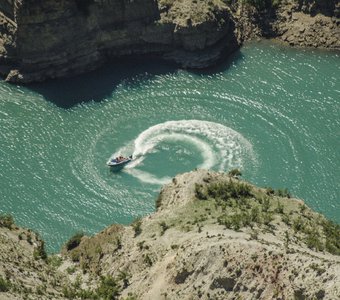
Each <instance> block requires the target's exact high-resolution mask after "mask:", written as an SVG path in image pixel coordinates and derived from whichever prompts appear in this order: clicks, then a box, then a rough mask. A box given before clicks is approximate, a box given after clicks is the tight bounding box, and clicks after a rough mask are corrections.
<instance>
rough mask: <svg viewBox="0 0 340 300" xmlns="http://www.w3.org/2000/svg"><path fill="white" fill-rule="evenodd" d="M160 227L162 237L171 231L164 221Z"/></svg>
mask: <svg viewBox="0 0 340 300" xmlns="http://www.w3.org/2000/svg"><path fill="white" fill-rule="evenodd" d="M159 226H160V227H161V235H163V234H164V233H165V231H167V230H168V229H169V225H167V224H166V223H165V222H164V221H162V222H160V223H159Z"/></svg>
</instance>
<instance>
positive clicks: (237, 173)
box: [228, 169, 242, 178]
mask: <svg viewBox="0 0 340 300" xmlns="http://www.w3.org/2000/svg"><path fill="white" fill-rule="evenodd" d="M228 175H229V176H231V177H235V178H238V177H240V176H242V173H241V171H240V170H239V169H232V170H231V171H229V172H228Z"/></svg>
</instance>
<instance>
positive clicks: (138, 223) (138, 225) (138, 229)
mask: <svg viewBox="0 0 340 300" xmlns="http://www.w3.org/2000/svg"><path fill="white" fill-rule="evenodd" d="M131 226H132V228H133V230H134V232H135V237H136V236H138V235H140V234H141V233H142V219H141V218H140V217H139V218H137V219H135V220H134V221H133V222H132V224H131Z"/></svg>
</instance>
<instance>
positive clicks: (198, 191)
mask: <svg viewBox="0 0 340 300" xmlns="http://www.w3.org/2000/svg"><path fill="white" fill-rule="evenodd" d="M195 196H196V198H197V199H199V200H207V194H206V192H205V190H204V188H203V185H202V184H198V183H195Z"/></svg>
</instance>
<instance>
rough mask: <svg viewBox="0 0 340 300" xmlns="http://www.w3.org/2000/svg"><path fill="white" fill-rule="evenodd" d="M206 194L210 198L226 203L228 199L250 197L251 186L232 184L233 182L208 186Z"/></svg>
mask: <svg viewBox="0 0 340 300" xmlns="http://www.w3.org/2000/svg"><path fill="white" fill-rule="evenodd" d="M207 193H208V195H209V196H210V197H211V198H214V199H221V200H224V201H227V200H229V199H230V198H234V199H240V198H249V197H251V196H252V193H251V186H250V185H249V184H247V183H242V182H234V181H233V180H229V181H226V182H220V183H212V184H209V185H208V187H207Z"/></svg>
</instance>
